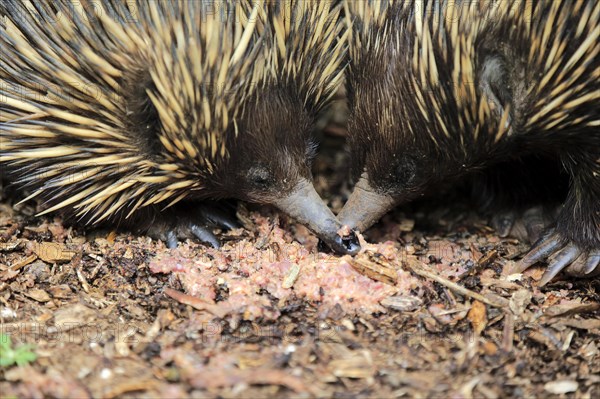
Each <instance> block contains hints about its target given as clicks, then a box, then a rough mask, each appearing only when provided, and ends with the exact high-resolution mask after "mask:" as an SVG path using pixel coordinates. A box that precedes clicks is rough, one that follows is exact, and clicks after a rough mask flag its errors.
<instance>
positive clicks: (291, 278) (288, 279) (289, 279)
mask: <svg viewBox="0 0 600 399" xmlns="http://www.w3.org/2000/svg"><path fill="white" fill-rule="evenodd" d="M299 274H300V265H298V264H297V263H294V264H292V267H291V268H290V271H289V273H288V274H287V276H285V279H284V280H283V283H282V284H281V286H282V287H283V288H286V289H287V288H292V286H293V285H294V283H295V282H296V279H298V275H299Z"/></svg>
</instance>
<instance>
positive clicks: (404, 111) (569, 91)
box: [338, 0, 600, 284]
mask: <svg viewBox="0 0 600 399" xmlns="http://www.w3.org/2000/svg"><path fill="white" fill-rule="evenodd" d="M347 6H348V8H349V10H350V15H351V18H354V21H353V33H352V38H351V45H350V51H349V53H350V57H351V62H350V65H349V67H348V74H347V79H348V82H347V85H348V93H349V94H348V96H349V103H350V109H351V117H350V118H351V120H350V121H349V131H350V147H351V154H352V156H353V174H354V176H355V178H356V179H358V182H357V184H356V187H355V189H354V192H353V193H352V195H351V197H350V199H349V201H348V202H347V204H346V205H345V207H344V209H343V210H342V212H341V213H340V215H338V217H339V219H340V221H341V222H342V223H343V224H347V225H349V226H350V227H352V228H356V229H358V230H364V229H366V228H368V227H369V226H371V225H372V224H373V223H374V222H375V221H377V219H379V218H380V217H381V216H382V215H383V214H384V213H386V212H387V211H388V210H390V209H391V208H393V207H394V206H396V205H398V204H400V203H403V202H406V201H409V200H412V199H415V198H417V197H419V196H421V195H422V194H424V193H425V192H427V191H429V190H431V189H432V188H436V187H439V186H440V184H441V183H443V182H446V181H451V180H452V179H455V178H458V177H462V176H466V175H467V174H468V173H470V172H473V171H479V170H482V169H486V168H493V167H494V165H499V164H502V165H506V164H507V163H510V162H523V165H524V167H523V170H520V169H519V168H512V169H511V170H513V171H514V172H515V173H516V174H515V175H514V176H511V179H510V180H512V182H511V184H512V186H511V185H509V186H505V187H504V189H505V190H512V189H513V188H514V187H515V186H514V185H515V184H518V181H519V179H521V177H523V176H525V175H527V174H529V173H530V172H531V173H533V171H535V170H540V169H541V168H531V167H528V166H527V165H535V164H536V162H537V161H536V159H540V162H549V163H550V164H552V165H556V166H558V168H557V169H560V170H562V171H564V173H566V175H567V177H568V180H569V188H568V193H566V194H565V196H566V199H563V202H562V205H561V208H560V210H559V212H558V216H557V217H556V218H555V220H554V225H553V226H550V227H549V228H547V229H546V230H545V231H544V233H543V235H542V238H541V239H540V240H539V241H538V242H537V243H535V244H534V246H533V247H532V249H531V250H530V252H529V254H528V255H526V256H525V257H524V258H523V259H522V260H521V261H520V265H519V267H518V269H519V271H522V270H524V269H526V268H528V267H529V266H530V265H532V264H534V263H536V262H538V261H541V260H546V259H548V260H549V266H548V269H547V271H546V273H545V275H544V276H543V278H542V280H541V284H545V283H546V282H548V281H549V280H550V279H552V278H553V277H554V276H555V275H556V274H557V273H558V272H559V271H561V270H562V269H565V268H567V269H568V271H570V272H573V273H574V274H579V275H585V274H588V275H589V274H590V273H592V271H594V270H597V271H598V270H600V268H599V267H598V264H599V262H600V40H599V37H600V3H599V2H595V1H567V0H555V1H539V2H536V1H501V2H471V1H456V2H451V1H415V2H403V1H394V0H381V1H379V0H368V1H361V2H354V1H348V2H347ZM545 173H546V172H545V171H544V174H545ZM505 177H506V176H505ZM536 178H537V176H536V175H531V174H529V176H527V179H528V180H527V181H532V182H534V184H533V186H531V187H526V188H525V189H526V190H527V189H532V190H533V189H536V188H540V186H541V184H539V183H538V182H537V181H536ZM557 179H558V176H557ZM500 180H505V181H506V180H508V179H506V178H503V179H500ZM524 181H525V180H524ZM544 181H545V182H546V183H547V182H548V180H547V179H546V178H544ZM511 187H513V188H511ZM492 200H493V199H492ZM543 200H544V198H541V197H540V198H538V201H539V202H540V203H542V202H543Z"/></svg>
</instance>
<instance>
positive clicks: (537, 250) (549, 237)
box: [513, 230, 564, 273]
mask: <svg viewBox="0 0 600 399" xmlns="http://www.w3.org/2000/svg"><path fill="white" fill-rule="evenodd" d="M563 245H564V243H563V240H562V239H561V237H560V235H559V234H558V233H555V232H554V231H552V230H551V231H550V232H549V233H548V234H546V235H545V236H543V237H542V238H540V239H539V240H538V241H537V242H536V243H535V244H533V246H532V247H531V250H530V251H529V253H528V254H527V255H525V257H523V259H521V261H520V262H519V263H518V264H517V265H516V266H515V268H514V270H513V273H522V272H523V271H524V270H526V269H527V268H528V267H529V266H531V265H533V264H534V263H536V262H539V261H541V260H544V259H545V258H547V257H548V256H550V255H552V254H553V253H554V252H556V251H557V250H558V249H560V248H561V247H562V246H563Z"/></svg>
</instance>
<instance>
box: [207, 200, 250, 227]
mask: <svg viewBox="0 0 600 399" xmlns="http://www.w3.org/2000/svg"><path fill="white" fill-rule="evenodd" d="M201 215H202V217H203V218H204V219H205V220H206V221H207V223H208V224H210V225H213V226H215V227H219V228H221V229H223V230H231V229H238V228H240V227H242V226H241V225H240V223H239V222H238V220H237V219H236V218H235V217H234V216H233V215H231V214H229V213H228V212H225V211H224V210H223V209H220V208H218V207H216V206H205V207H203V208H202V209H201Z"/></svg>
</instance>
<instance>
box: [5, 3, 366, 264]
mask: <svg viewBox="0 0 600 399" xmlns="http://www.w3.org/2000/svg"><path fill="white" fill-rule="evenodd" d="M337 13H339V8H337V7H330V5H329V4H328V3H327V2H319V3H317V2H313V1H309V2H305V1H295V0H294V1H291V2H290V1H286V2H276V3H269V4H268V5H266V4H264V2H263V1H252V0H240V1H234V0H224V1H215V2H199V1H185V0H174V1H146V0H135V1H131V0H127V1H125V0H103V1H100V2H98V1H82V2H81V6H79V7H75V3H72V2H70V1H69V0H60V1H56V2H44V1H30V0H23V1H22V0H16V1H8V2H3V4H2V5H0V14H5V15H6V17H7V18H6V27H5V28H4V29H3V30H2V32H1V35H0V47H1V49H2V58H1V60H0V140H1V148H0V165H1V166H2V168H3V169H4V168H6V169H7V170H8V171H9V172H10V181H11V182H12V183H13V184H15V185H16V186H17V187H19V188H22V189H26V190H28V191H30V192H32V195H31V196H30V197H37V198H43V199H44V201H45V202H46V204H47V208H46V210H45V211H44V212H43V213H47V212H52V211H59V210H60V211H63V213H65V214H66V215H67V216H72V217H75V218H76V219H78V220H79V221H81V222H85V223H88V224H99V223H103V222H104V223H112V224H115V225H133V226H136V227H138V228H142V229H145V230H149V232H150V234H152V235H155V236H158V237H160V238H162V239H166V240H167V243H168V244H169V246H171V247H172V246H176V245H177V239H178V238H188V237H193V236H195V237H197V238H199V239H200V240H202V241H205V242H208V243H211V244H212V245H213V246H218V245H219V242H218V240H217V239H216V237H215V236H214V234H213V233H212V231H211V230H210V229H209V226H210V224H216V225H219V226H223V227H230V226H231V225H232V222H231V221H230V220H229V219H228V217H226V216H227V215H225V214H224V213H223V212H222V211H219V210H215V209H214V208H212V207H211V206H210V205H208V203H207V202H205V201H207V200H215V201H219V200H222V199H227V198H235V199H242V200H246V201H251V202H257V203H263V204H273V205H275V206H276V207H278V208H279V209H281V210H282V211H284V212H286V213H288V214H289V215H290V216H292V217H294V218H295V219H297V220H298V221H300V222H302V223H304V224H306V225H307V226H308V227H309V228H310V229H311V230H313V231H314V232H315V233H317V234H318V235H319V236H321V237H322V238H323V239H324V240H325V241H326V242H327V244H329V245H330V246H331V247H332V248H333V249H334V250H336V251H338V252H342V253H347V252H353V251H356V250H357V248H358V241H357V240H356V237H355V236H353V235H350V236H344V237H342V236H340V235H338V234H337V231H339V228H340V227H341V225H340V224H339V223H338V222H337V220H336V219H335V217H334V215H333V213H332V212H331V211H330V210H329V209H328V208H327V206H326V205H325V204H324V203H323V201H322V200H321V199H320V197H319V196H318V194H317V193H316V191H315V189H314V187H313V185H312V184H311V171H310V159H311V156H312V153H313V151H314V145H313V142H312V140H311V133H312V132H311V129H312V126H313V123H314V120H315V116H316V114H317V112H318V111H319V110H320V109H321V108H322V107H323V105H324V104H325V102H326V101H327V100H328V98H329V97H330V96H331V95H332V94H333V92H334V91H335V89H336V88H337V87H338V86H339V84H340V80H341V75H342V70H341V69H342V68H341V63H342V62H343V60H344V57H345V50H346V46H347V44H346V40H345V38H344V37H343V31H344V29H345V27H344V26H342V24H339V23H338V21H337V18H336V15H337Z"/></svg>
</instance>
